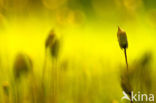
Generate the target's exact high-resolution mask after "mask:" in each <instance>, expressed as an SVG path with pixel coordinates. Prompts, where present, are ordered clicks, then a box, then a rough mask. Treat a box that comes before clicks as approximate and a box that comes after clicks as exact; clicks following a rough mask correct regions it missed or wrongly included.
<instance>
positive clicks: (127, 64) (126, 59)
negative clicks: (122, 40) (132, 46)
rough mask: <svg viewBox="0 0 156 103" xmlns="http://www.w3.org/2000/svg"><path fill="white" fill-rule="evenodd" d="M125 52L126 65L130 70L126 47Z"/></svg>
mask: <svg viewBox="0 0 156 103" xmlns="http://www.w3.org/2000/svg"><path fill="white" fill-rule="evenodd" d="M124 54H125V61H126V67H127V70H128V61H127V52H126V48H124Z"/></svg>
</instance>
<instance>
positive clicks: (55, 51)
mask: <svg viewBox="0 0 156 103" xmlns="http://www.w3.org/2000/svg"><path fill="white" fill-rule="evenodd" d="M59 48H60V41H59V40H58V39H56V40H55V41H54V43H53V44H52V45H51V46H50V52H51V55H52V57H54V58H57V57H58V53H59Z"/></svg>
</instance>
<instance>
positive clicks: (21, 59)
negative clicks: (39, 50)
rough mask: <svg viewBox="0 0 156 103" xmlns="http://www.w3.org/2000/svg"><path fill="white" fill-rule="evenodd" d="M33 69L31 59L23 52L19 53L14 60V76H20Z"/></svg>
mask: <svg viewBox="0 0 156 103" xmlns="http://www.w3.org/2000/svg"><path fill="white" fill-rule="evenodd" d="M31 69H32V61H31V59H30V58H29V57H28V56H27V55H25V54H22V53H19V54H18V55H17V56H16V58H15V62H14V76H15V78H20V77H21V75H22V74H27V73H28V72H29V71H30V70H31Z"/></svg>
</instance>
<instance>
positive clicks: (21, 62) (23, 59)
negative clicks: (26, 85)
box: [13, 53, 33, 103]
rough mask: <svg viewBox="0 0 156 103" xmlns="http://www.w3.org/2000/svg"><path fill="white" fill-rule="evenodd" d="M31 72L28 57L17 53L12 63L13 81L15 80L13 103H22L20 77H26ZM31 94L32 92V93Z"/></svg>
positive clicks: (30, 62) (30, 63)
mask: <svg viewBox="0 0 156 103" xmlns="http://www.w3.org/2000/svg"><path fill="white" fill-rule="evenodd" d="M31 70H32V61H31V59H30V58H29V56H27V55H25V54H22V53H19V54H18V55H17V56H16V58H15V62H14V68H13V72H14V79H15V92H16V93H15V103H22V101H23V100H22V98H21V92H22V90H21V88H22V87H21V86H20V84H21V82H22V81H21V79H22V76H27V75H28V73H30V71H31ZM32 93H33V92H32Z"/></svg>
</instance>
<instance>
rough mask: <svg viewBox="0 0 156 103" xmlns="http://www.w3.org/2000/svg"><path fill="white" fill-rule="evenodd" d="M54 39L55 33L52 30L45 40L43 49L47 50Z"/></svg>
mask: <svg viewBox="0 0 156 103" xmlns="http://www.w3.org/2000/svg"><path fill="white" fill-rule="evenodd" d="M54 39H55V33H54V30H52V31H51V32H50V33H49V36H48V38H47V39H46V43H45V47H46V48H48V47H49V46H50V45H51V43H52V42H53V41H54Z"/></svg>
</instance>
